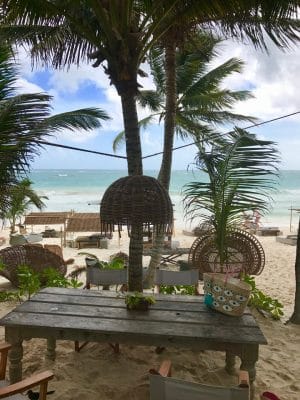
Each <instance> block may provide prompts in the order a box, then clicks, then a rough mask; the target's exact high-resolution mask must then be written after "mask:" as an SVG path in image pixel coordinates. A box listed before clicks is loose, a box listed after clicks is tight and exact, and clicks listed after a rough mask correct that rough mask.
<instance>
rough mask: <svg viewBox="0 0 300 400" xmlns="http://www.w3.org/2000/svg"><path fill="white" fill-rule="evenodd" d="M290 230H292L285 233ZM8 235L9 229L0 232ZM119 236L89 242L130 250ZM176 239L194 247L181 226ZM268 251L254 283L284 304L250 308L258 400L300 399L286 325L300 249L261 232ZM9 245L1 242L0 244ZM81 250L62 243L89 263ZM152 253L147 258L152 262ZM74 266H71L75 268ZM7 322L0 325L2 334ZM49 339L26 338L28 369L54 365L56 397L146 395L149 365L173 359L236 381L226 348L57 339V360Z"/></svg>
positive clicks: (203, 374)
mask: <svg viewBox="0 0 300 400" xmlns="http://www.w3.org/2000/svg"><path fill="white" fill-rule="evenodd" d="M285 233H288V232H285ZM0 236H6V237H7V236H8V231H7V230H5V231H2V232H0ZM123 236H124V237H122V238H121V240H119V239H118V238H117V235H116V234H115V235H114V238H113V239H112V240H111V241H110V243H109V249H85V250H83V251H88V252H90V253H93V254H97V255H98V257H99V258H100V259H102V260H108V258H109V256H110V255H111V254H113V253H116V252H118V251H125V252H127V253H128V239H127V238H126V237H125V236H126V235H123ZM174 240H176V241H179V242H180V247H189V246H190V245H191V244H192V242H193V240H194V238H193V237H189V236H183V235H182V234H181V233H180V232H177V234H176V236H175V238H174ZM259 240H260V241H261V243H262V245H263V248H264V250H265V253H266V266H265V268H264V270H263V272H262V274H261V275H260V276H258V277H257V278H256V283H257V286H258V287H259V288H260V289H262V290H264V291H265V292H266V293H268V294H270V295H271V296H273V297H276V298H278V299H279V300H280V301H281V302H282V303H283V304H284V313H285V315H284V317H283V319H282V321H274V320H271V319H269V318H265V317H263V316H262V315H261V314H259V313H258V312H256V311H255V310H254V311H253V314H254V316H255V318H256V319H257V321H258V323H259V325H260V327H261V329H262V331H263V333H264V335H265V336H266V338H267V340H268V345H267V346H261V347H260V356H259V361H258V363H257V378H256V384H255V385H256V390H255V399H259V394H260V393H262V392H263V391H265V390H269V391H272V392H274V393H276V394H277V396H278V397H279V398H280V399H281V400H299V398H300V379H299V378H300V335H299V334H300V326H297V325H292V324H288V325H285V324H284V322H286V321H287V320H288V318H289V316H290V315H291V314H292V311H293V307H294V295H295V294H294V290H295V271H294V268H295V267H294V262H295V253H296V247H295V246H290V245H285V244H281V243H278V242H276V240H275V237H259ZM44 242H48V243H57V244H59V243H60V240H59V239H44ZM3 247H4V246H1V248H3ZM78 252H79V251H78V250H77V249H73V248H68V247H67V248H65V249H64V257H65V259H67V258H69V257H73V258H74V259H75V264H76V265H84V256H83V255H78ZM148 262H149V257H145V258H144V266H147V265H148ZM72 268H73V267H69V269H70V270H71V269H72ZM9 287H10V285H9V283H8V282H7V281H6V280H5V279H2V278H1V279H0V290H4V289H8V288H9ZM15 305H16V304H14V303H0V316H3V315H5V314H7V313H8V312H9V311H10V310H11V309H12V308H14V307H15ZM2 338H4V329H3V328H2V327H0V339H2ZM45 348H46V343H45V341H44V340H39V339H32V340H30V341H26V342H25V343H24V358H23V361H24V362H23V371H24V376H28V375H30V374H32V373H33V372H36V371H42V370H45V369H52V370H53V372H54V374H55V379H54V380H53V381H52V382H51V383H50V389H53V390H55V393H54V394H52V395H51V396H49V399H51V400H58V399H59V400H71V399H73V400H77V399H78V400H79V399H80V400H82V399H89V400H99V399H101V400H121V399H132V400H142V399H145V400H146V399H148V398H149V389H148V370H149V368H153V367H158V366H159V364H160V361H161V360H162V359H165V358H170V359H171V360H172V362H173V376H175V377H180V378H184V379H186V380H191V381H195V382H203V383H208V384H220V385H230V384H232V385H234V384H235V383H236V377H234V376H233V377H232V376H229V375H228V374H227V373H226V372H225V371H224V354H222V353H220V352H208V351H205V352H201V353H195V352H192V351H187V350H186V349H178V348H168V349H166V350H165V351H164V353H163V354H161V355H157V354H156V353H155V351H154V348H152V347H141V346H125V345H122V346H121V353H120V354H119V355H116V354H114V353H113V352H112V350H111V349H110V347H108V346H107V345H106V344H97V343H89V344H88V345H87V346H86V347H85V348H84V349H83V350H82V351H81V352H80V353H76V352H75V351H74V343H72V342H67V341H66V342H63V341H61V342H58V345H57V359H56V361H55V362H50V361H47V360H45V358H44V354H45Z"/></svg>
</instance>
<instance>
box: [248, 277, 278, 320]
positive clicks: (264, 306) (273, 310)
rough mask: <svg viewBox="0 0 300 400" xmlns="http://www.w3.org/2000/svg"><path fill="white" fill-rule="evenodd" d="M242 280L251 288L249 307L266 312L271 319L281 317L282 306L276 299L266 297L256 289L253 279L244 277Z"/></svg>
mask: <svg viewBox="0 0 300 400" xmlns="http://www.w3.org/2000/svg"><path fill="white" fill-rule="evenodd" d="M243 280H244V281H245V282H246V283H248V284H249V285H250V286H251V294H250V300H249V305H250V306H253V307H256V308H258V309H259V310H263V311H266V312H267V313H268V314H270V315H271V316H272V318H274V319H276V320H278V319H280V318H281V317H282V316H283V310H282V309H283V304H281V303H280V302H279V301H278V300H277V299H273V298H272V297H271V296H268V295H266V294H265V293H263V292H262V291H261V290H259V289H258V288H257V287H256V283H255V279H254V277H251V276H249V275H245V276H244V278H243Z"/></svg>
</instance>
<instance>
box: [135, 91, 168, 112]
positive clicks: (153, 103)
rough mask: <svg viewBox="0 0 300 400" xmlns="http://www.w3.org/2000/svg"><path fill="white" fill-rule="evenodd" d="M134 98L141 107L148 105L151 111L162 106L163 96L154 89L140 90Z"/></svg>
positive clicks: (157, 109)
mask: <svg viewBox="0 0 300 400" xmlns="http://www.w3.org/2000/svg"><path fill="white" fill-rule="evenodd" d="M136 99H137V102H138V103H139V104H140V105H141V106H142V107H144V108H145V107H148V108H149V109H150V110H151V112H153V111H154V112H156V111H159V110H160V109H161V108H162V107H163V98H162V96H161V95H160V94H159V93H158V91H155V90H140V91H139V93H138V95H137V98H136Z"/></svg>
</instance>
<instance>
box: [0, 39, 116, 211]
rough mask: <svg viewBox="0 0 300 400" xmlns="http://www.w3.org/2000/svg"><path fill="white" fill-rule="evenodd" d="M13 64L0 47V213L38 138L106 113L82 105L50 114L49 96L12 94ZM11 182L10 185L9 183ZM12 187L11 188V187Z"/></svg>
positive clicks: (90, 123)
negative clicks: (78, 108) (73, 109)
mask: <svg viewBox="0 0 300 400" xmlns="http://www.w3.org/2000/svg"><path fill="white" fill-rule="evenodd" d="M17 73H18V71H17V67H16V66H15V64H14V61H13V56H12V53H11V52H10V51H9V49H8V48H6V47H3V46H0V172H1V173H0V187H1V194H0V213H1V217H2V218H3V214H5V213H6V211H7V210H9V209H11V207H12V204H11V193H12V192H11V190H14V188H15V186H14V185H15V184H17V183H18V179H17V178H18V176H19V175H20V174H24V173H25V172H26V171H28V169H29V164H30V161H31V160H32V158H33V156H34V155H35V154H38V152H39V148H40V146H41V145H40V143H39V140H40V139H42V138H44V137H45V136H49V135H53V133H54V132H59V131H60V130H63V129H71V130H73V131H74V130H77V129H84V130H91V129H94V128H98V127H100V126H101V123H100V120H101V119H102V120H107V119H108V118H109V117H108V116H107V114H106V113H105V112H104V111H102V110H100V109H95V108H86V109H81V110H75V111H70V112H66V113H62V114H56V115H52V116H50V112H51V106H50V100H51V99H52V97H51V96H49V95H48V94H46V93H35V94H16V93H15V83H16V80H17V78H18V76H17ZM12 185H13V186H12ZM11 186H12V187H11Z"/></svg>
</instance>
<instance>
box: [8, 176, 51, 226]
mask: <svg viewBox="0 0 300 400" xmlns="http://www.w3.org/2000/svg"><path fill="white" fill-rule="evenodd" d="M7 195H8V198H9V203H10V205H9V208H8V209H7V210H6V211H4V212H3V215H4V217H5V218H7V219H8V220H9V222H10V225H11V232H12V233H14V232H15V224H16V219H17V218H20V217H21V216H22V215H24V214H25V213H26V211H27V210H28V208H29V207H30V206H32V205H34V206H35V207H37V209H38V210H42V209H43V207H45V204H44V202H43V199H46V200H47V199H48V197H46V196H39V195H38V194H37V193H36V192H35V190H33V188H32V182H31V181H30V180H29V179H28V178H25V179H22V180H20V181H17V182H16V183H15V184H14V185H12V186H11V187H10V189H9V190H8V192H7Z"/></svg>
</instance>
